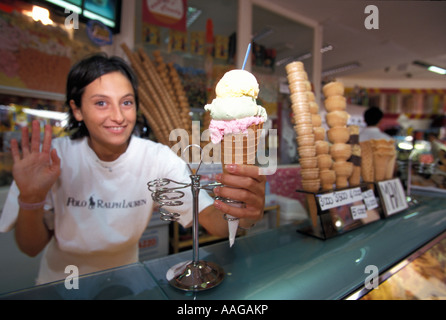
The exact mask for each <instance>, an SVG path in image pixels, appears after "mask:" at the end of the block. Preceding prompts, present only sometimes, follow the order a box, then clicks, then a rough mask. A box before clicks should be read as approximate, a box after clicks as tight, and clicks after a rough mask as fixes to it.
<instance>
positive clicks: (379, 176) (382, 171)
mask: <svg viewBox="0 0 446 320" xmlns="http://www.w3.org/2000/svg"><path fill="white" fill-rule="evenodd" d="M391 157H392V155H391V154H388V153H385V154H380V153H374V154H373V163H374V170H375V181H383V180H385V179H386V173H387V168H388V166H389V161H390V159H391Z"/></svg>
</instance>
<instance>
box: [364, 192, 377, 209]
mask: <svg viewBox="0 0 446 320" xmlns="http://www.w3.org/2000/svg"><path fill="white" fill-rule="evenodd" d="M362 198H363V200H364V203H365V206H366V207H367V210H372V209H375V208H378V203H377V202H376V198H375V193H374V192H373V190H372V189H369V190H367V191H364V192H363V193H362Z"/></svg>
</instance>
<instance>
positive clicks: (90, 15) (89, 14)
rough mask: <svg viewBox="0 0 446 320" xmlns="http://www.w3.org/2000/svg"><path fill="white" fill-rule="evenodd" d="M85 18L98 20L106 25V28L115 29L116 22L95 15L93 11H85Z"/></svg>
mask: <svg viewBox="0 0 446 320" xmlns="http://www.w3.org/2000/svg"><path fill="white" fill-rule="evenodd" d="M84 16H85V17H86V18H88V19H92V20H98V21H100V22H102V23H103V24H105V25H106V26H109V27H110V28H114V27H115V23H114V21H112V20H110V19H107V18H104V17H101V16H100V15H97V14H96V13H93V12H91V11H88V10H84Z"/></svg>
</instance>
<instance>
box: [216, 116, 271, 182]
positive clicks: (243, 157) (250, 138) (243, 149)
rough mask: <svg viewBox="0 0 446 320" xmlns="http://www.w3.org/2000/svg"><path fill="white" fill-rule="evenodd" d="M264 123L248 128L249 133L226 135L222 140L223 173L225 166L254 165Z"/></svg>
mask: <svg viewBox="0 0 446 320" xmlns="http://www.w3.org/2000/svg"><path fill="white" fill-rule="evenodd" d="M262 128H263V122H262V123H259V124H258V125H252V126H250V127H248V132H247V133H235V134H229V135H225V136H224V137H223V139H222V140H221V164H222V169H223V173H226V172H227V171H226V169H225V165H227V164H231V163H237V164H248V165H254V164H255V158H256V152H257V146H258V143H259V138H260V131H258V130H261V129H262Z"/></svg>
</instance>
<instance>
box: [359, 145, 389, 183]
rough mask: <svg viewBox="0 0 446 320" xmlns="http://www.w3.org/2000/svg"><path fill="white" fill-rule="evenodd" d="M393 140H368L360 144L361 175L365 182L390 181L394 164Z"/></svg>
mask: <svg viewBox="0 0 446 320" xmlns="http://www.w3.org/2000/svg"><path fill="white" fill-rule="evenodd" d="M394 143H395V142H394V141H393V140H385V139H379V140H368V141H363V142H361V143H360V145H361V152H362V160H361V175H362V179H363V181H365V182H377V181H382V180H387V179H391V178H392V177H393V171H394V168H395V162H396V149H395V144H394Z"/></svg>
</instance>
